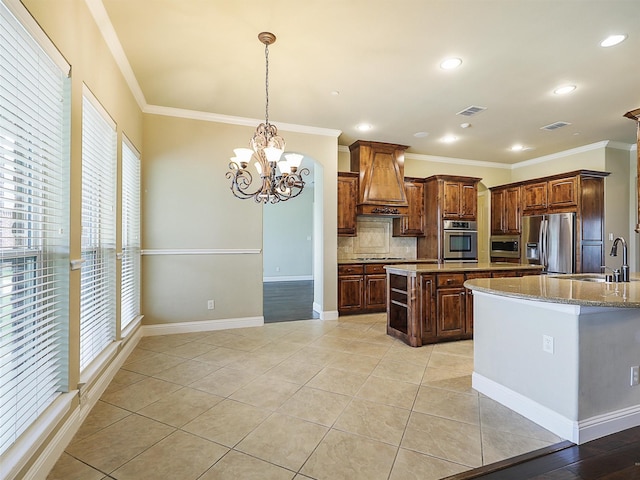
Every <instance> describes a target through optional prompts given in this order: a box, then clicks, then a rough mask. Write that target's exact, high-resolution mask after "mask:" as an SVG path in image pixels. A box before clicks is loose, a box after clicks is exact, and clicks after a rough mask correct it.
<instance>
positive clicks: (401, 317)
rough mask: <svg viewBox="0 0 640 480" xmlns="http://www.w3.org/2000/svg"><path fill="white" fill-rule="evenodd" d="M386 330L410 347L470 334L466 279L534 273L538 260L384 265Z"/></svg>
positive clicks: (470, 301) (470, 302)
mask: <svg viewBox="0 0 640 480" xmlns="http://www.w3.org/2000/svg"><path fill="white" fill-rule="evenodd" d="M384 268H385V270H386V273H387V281H386V288H387V295H386V304H387V334H388V335H391V336H393V337H395V338H398V339H400V340H402V341H404V342H405V343H407V344H408V345H410V346H412V347H420V346H422V345H425V344H429V343H436V342H442V341H450V340H461V339H469V338H471V337H472V336H473V322H474V321H473V295H472V292H471V290H469V289H467V288H465V287H464V285H463V284H464V282H465V281H466V280H470V279H475V278H504V277H520V276H523V275H532V274H533V275H537V274H539V273H540V271H541V268H542V267H540V266H539V265H521V264H514V263H503V262H498V263H485V262H480V263H478V262H459V263H457V262H452V263H432V264H425V263H416V264H405V265H386V266H385V267H384Z"/></svg>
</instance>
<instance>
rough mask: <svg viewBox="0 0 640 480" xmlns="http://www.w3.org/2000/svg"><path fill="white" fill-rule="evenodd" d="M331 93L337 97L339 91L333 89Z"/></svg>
mask: <svg viewBox="0 0 640 480" xmlns="http://www.w3.org/2000/svg"><path fill="white" fill-rule="evenodd" d="M331 95H333V96H334V97H337V96H338V95H340V92H339V91H338V90H334V91H332V92H331Z"/></svg>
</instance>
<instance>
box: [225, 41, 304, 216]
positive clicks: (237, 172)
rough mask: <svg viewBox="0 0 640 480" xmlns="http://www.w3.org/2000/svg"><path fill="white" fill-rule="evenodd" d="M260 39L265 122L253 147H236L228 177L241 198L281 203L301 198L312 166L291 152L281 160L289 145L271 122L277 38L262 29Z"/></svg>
mask: <svg viewBox="0 0 640 480" xmlns="http://www.w3.org/2000/svg"><path fill="white" fill-rule="evenodd" d="M258 39H259V40H260V41H261V42H262V43H264V57H265V72H266V75H265V92H266V108H265V120H264V123H261V124H260V125H258V128H257V129H256V132H255V133H254V134H253V138H252V139H251V142H250V143H249V145H250V147H251V148H236V149H235V150H234V151H233V152H234V153H235V157H232V158H231V162H230V163H229V171H228V172H227V174H226V175H227V178H228V179H230V180H231V191H232V192H233V194H234V195H235V196H236V197H238V198H241V199H243V200H244V199H248V198H253V199H254V200H255V201H256V202H257V203H262V204H266V203H278V202H284V201H286V200H289V199H291V198H294V197H297V196H298V195H300V193H302V189H303V188H304V185H305V183H304V180H303V179H302V175H309V169H307V168H302V169H300V163H301V162H302V158H303V156H302V155H299V154H296V153H290V154H287V155H285V156H284V157H285V159H284V160H281V157H282V154H283V152H284V148H285V142H284V138H282V137H281V136H279V135H278V129H277V128H276V127H275V125H272V124H271V123H269V45H271V44H272V43H274V42H275V41H276V36H275V35H274V34H273V33H270V32H262V33H260V34H259V35H258ZM252 160H255V163H254V165H255V169H256V171H257V174H258V175H259V176H260V180H261V181H260V182H259V185H258V188H257V189H256V190H255V191H252V189H251V185H252V182H253V175H252V173H251V172H250V171H249V169H248V167H249V164H250V163H251V162H252Z"/></svg>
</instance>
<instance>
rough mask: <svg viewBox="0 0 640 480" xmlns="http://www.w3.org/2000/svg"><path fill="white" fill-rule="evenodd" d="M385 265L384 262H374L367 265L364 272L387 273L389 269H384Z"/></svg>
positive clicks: (368, 273)
mask: <svg viewBox="0 0 640 480" xmlns="http://www.w3.org/2000/svg"><path fill="white" fill-rule="evenodd" d="M384 266H385V264H384V263H374V264H369V265H365V266H364V273H366V274H367V275H370V274H372V273H387V271H386V270H385V269H384Z"/></svg>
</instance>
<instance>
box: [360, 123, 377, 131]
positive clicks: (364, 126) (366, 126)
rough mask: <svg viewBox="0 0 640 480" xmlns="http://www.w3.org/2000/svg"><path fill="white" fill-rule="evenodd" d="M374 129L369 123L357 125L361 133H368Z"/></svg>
mask: <svg viewBox="0 0 640 480" xmlns="http://www.w3.org/2000/svg"><path fill="white" fill-rule="evenodd" d="M372 128H373V126H372V125H369V124H368V123H361V124H359V125H356V129H357V130H359V131H361V132H368V131H369V130H371V129H372Z"/></svg>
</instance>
